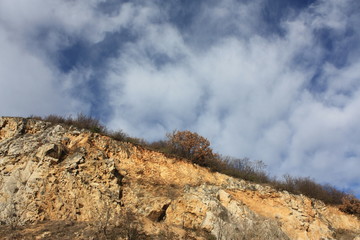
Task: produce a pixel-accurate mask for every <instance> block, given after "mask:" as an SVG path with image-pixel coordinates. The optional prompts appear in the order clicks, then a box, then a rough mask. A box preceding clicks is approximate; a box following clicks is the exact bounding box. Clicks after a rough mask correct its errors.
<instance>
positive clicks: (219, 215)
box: [0, 117, 360, 240]
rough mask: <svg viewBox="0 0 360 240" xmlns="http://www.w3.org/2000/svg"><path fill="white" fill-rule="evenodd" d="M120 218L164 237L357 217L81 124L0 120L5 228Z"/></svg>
mask: <svg viewBox="0 0 360 240" xmlns="http://www.w3.org/2000/svg"><path fill="white" fill-rule="evenodd" d="M129 212H130V213H131V216H130V218H129V214H128V213H129ZM125 218H126V219H127V220H126V221H130V220H129V219H131V221H132V222H137V223H140V224H139V225H138V226H141V231H142V232H143V233H144V234H145V235H146V236H160V235H161V233H163V232H164V231H166V232H168V233H167V234H168V235H166V236H167V237H166V236H165V238H164V239H211V238H212V239H224V240H225V239H359V238H360V221H359V219H357V218H356V217H354V216H350V215H347V214H345V213H343V212H340V211H339V210H338V209H337V208H336V207H332V206H326V205H324V204H323V203H322V202H320V201H317V200H314V199H309V198H307V197H304V196H296V195H292V194H289V193H287V192H277V191H276V190H274V189H272V188H271V187H268V186H262V185H258V184H252V183H248V182H245V181H243V180H238V179H234V178H231V177H229V176H226V175H222V174H219V173H213V172H210V171H209V170H207V169H205V168H202V167H199V166H197V165H193V164H191V163H189V162H186V161H182V160H179V159H174V158H167V157H165V156H164V155H163V154H161V153H158V152H153V151H150V150H147V149H144V148H141V147H138V146H134V145H132V144H130V143H124V142H118V141H115V140H113V139H111V138H109V137H106V136H101V135H99V134H96V133H91V132H89V131H86V130H79V129H76V128H74V127H66V126H61V125H53V124H50V123H46V122H42V121H38V120H34V119H24V118H8V117H3V118H0V223H1V224H2V225H3V226H4V225H14V224H17V225H23V224H36V223H39V222H44V221H53V222H55V221H72V222H79V223H80V222H81V223H84V222H86V223H89V224H91V223H96V224H97V226H99V225H101V226H102V227H103V230H104V231H105V228H106V225H107V224H108V222H115V223H116V222H117V221H121V220H123V219H125ZM129 224H130V223H129ZM26 226H30V225H26ZM204 233H208V235H206V234H204ZM339 233H344V234H343V235H339ZM49 234H51V233H48V232H45V233H42V235H41V236H39V238H38V239H42V237H43V238H44V239H46V238H47V239H49ZM159 234H160V235H159ZM169 234H171V235H169ZM43 235H44V236H43ZM345 235H346V236H345ZM76 236H79V237H75V238H78V239H82V238H81V236H80V235H76ZM342 236H344V238H342ZM118 237H119V238H118V239H123V238H126V237H123V236H122V235H119V236H118ZM345 237H346V238H345ZM128 238H129V237H128ZM155 239H156V238H155ZM157 239H160V237H159V238H157Z"/></svg>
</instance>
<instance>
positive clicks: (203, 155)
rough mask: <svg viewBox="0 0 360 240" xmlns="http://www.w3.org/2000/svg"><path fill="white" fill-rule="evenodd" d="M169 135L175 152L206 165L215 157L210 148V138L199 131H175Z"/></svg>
mask: <svg viewBox="0 0 360 240" xmlns="http://www.w3.org/2000/svg"><path fill="white" fill-rule="evenodd" d="M167 137H168V142H169V145H170V147H171V149H172V152H173V153H174V154H177V155H180V156H182V157H184V158H187V159H189V160H191V161H193V162H194V163H197V164H199V165H203V166H206V165H207V164H206V163H207V161H208V160H210V159H213V158H214V157H215V154H214V153H213V150H212V149H211V148H210V142H209V140H207V139H206V138H204V137H202V136H200V135H199V134H197V133H193V132H190V131H174V132H173V133H170V134H167Z"/></svg>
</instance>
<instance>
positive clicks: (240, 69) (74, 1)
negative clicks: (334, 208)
mask: <svg viewBox="0 0 360 240" xmlns="http://www.w3.org/2000/svg"><path fill="white" fill-rule="evenodd" d="M359 25H360V1H358V0H238V1H236V0H222V1H215V0H203V1H200V0H199V1H193V0H183V1H179V0H177V1H175V0H168V1H160V0H159V1H157V0H153V1H151V0H150V1H136V0H135V1H120V0H51V1H48V0H32V1H28V0H0V102H1V105H0V115H7V116H29V115H31V114H34V115H48V114H61V115H69V114H73V115H74V114H76V113H78V112H83V113H85V114H88V115H91V116H94V117H97V118H99V119H101V121H102V122H103V123H104V124H106V125H107V126H108V127H109V128H111V129H123V130H124V131H125V132H127V133H129V134H130V135H132V136H137V137H142V138H145V139H147V140H158V139H160V138H162V137H163V136H164V135H165V133H166V132H170V131H172V130H174V129H179V130H184V129H189V130H192V131H195V132H198V133H199V134H201V135H203V136H205V137H207V138H208V139H209V140H210V141H211V143H212V146H213V148H214V149H215V151H217V152H219V153H222V154H224V155H230V156H234V157H249V158H251V159H253V160H263V161H264V162H265V163H266V164H267V165H268V170H269V172H271V173H272V174H276V175H278V176H281V175H283V174H285V173H289V174H292V175H294V176H310V177H312V178H315V179H316V180H317V181H319V182H321V183H330V184H333V185H335V186H337V187H338V188H340V189H345V190H352V191H353V192H354V193H355V194H357V195H358V196H360V127H359V123H360V28H359Z"/></svg>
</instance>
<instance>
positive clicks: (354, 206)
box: [339, 195, 360, 218]
mask: <svg viewBox="0 0 360 240" xmlns="http://www.w3.org/2000/svg"><path fill="white" fill-rule="evenodd" d="M339 209H340V210H341V211H343V212H345V213H349V214H354V215H355V216H357V217H359V218H360V200H359V199H357V198H356V197H355V196H353V195H347V196H345V197H343V199H342V204H341V205H340V207H339Z"/></svg>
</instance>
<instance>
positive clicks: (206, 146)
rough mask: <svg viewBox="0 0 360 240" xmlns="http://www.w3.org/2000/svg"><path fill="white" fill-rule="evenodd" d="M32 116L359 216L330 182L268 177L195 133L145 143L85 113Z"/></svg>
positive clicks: (354, 202)
mask: <svg viewBox="0 0 360 240" xmlns="http://www.w3.org/2000/svg"><path fill="white" fill-rule="evenodd" d="M31 118H36V119H40V120H44V121H48V122H51V123H54V124H64V125H72V126H75V127H77V128H81V129H88V130H90V131H92V132H94V133H101V134H104V135H107V136H109V137H112V138H113V139H115V140H118V141H123V142H131V143H133V144H136V145H140V146H143V147H145V148H148V149H151V150H155V151H160V152H162V153H164V154H167V155H171V156H175V157H179V158H182V159H187V160H189V161H191V162H193V163H195V164H198V165H200V166H203V167H207V168H209V169H210V170H211V171H216V172H220V173H224V174H227V175H229V176H233V177H235V178H241V179H244V180H247V181H252V182H255V183H265V184H269V185H271V186H273V187H275V188H276V189H278V190H286V191H288V192H291V193H294V194H303V195H306V196H308V197H311V198H315V199H318V200H321V201H323V202H324V203H327V204H333V205H339V206H340V207H339V209H340V210H342V211H344V212H346V213H350V214H354V215H357V216H360V201H359V200H358V199H357V198H355V197H354V196H353V195H350V194H347V193H344V192H342V191H339V190H337V189H336V188H334V187H333V186H330V185H321V184H319V183H316V182H315V181H314V180H312V179H310V178H309V177H305V178H303V177H297V178H296V177H291V176H289V175H286V176H284V179H283V180H276V179H271V178H270V177H269V175H268V174H267V173H266V171H265V167H266V166H265V164H264V163H263V162H262V161H251V160H249V159H248V158H244V159H237V158H231V157H223V156H220V155H218V154H216V153H214V152H213V150H212V148H211V147H210V142H209V140H207V139H206V138H204V137H202V136H200V135H199V134H197V133H194V132H190V131H174V132H172V133H169V134H167V139H166V140H160V141H156V142H152V143H148V142H146V141H145V140H143V139H140V138H134V137H130V136H129V135H127V134H126V133H124V132H123V131H122V130H120V131H115V132H114V131H108V130H107V129H106V127H105V126H104V125H102V124H101V123H100V122H99V120H97V119H95V118H92V117H89V116H86V115H84V114H78V115H77V117H75V118H72V117H67V118H65V117H61V116H57V115H49V116H47V117H45V118H41V117H36V116H31Z"/></svg>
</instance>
